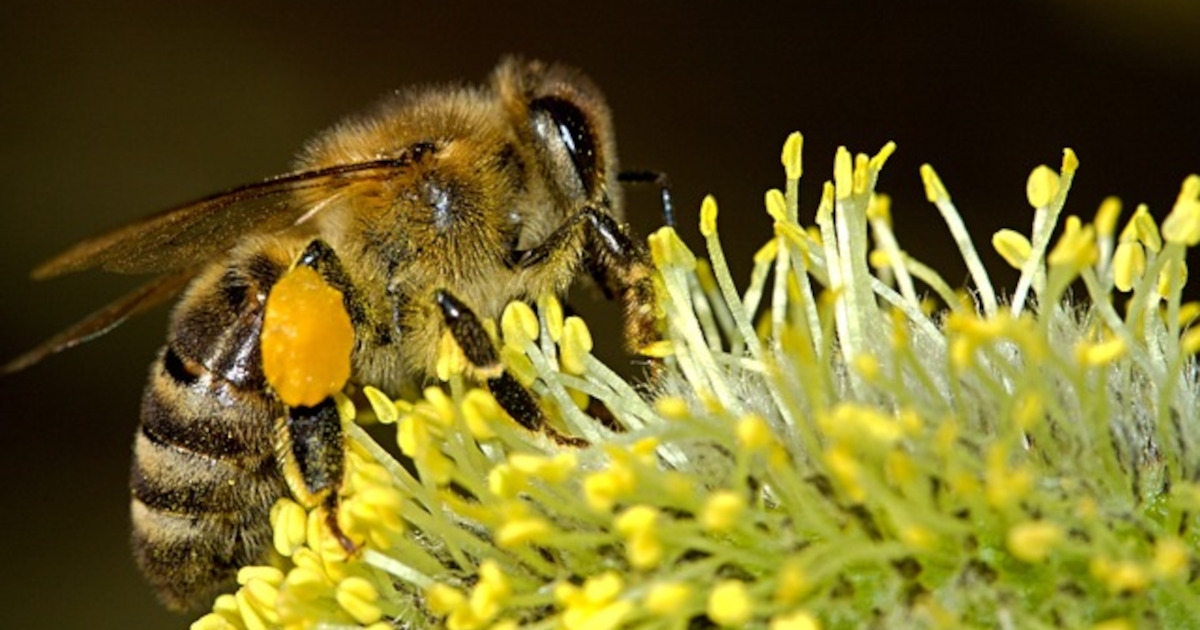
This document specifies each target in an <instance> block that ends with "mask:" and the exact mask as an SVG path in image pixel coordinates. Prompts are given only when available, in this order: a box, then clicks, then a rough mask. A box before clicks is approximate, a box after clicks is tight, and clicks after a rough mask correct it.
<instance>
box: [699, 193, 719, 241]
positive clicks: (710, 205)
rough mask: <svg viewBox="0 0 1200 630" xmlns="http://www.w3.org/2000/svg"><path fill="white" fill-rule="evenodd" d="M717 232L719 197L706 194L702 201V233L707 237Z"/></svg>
mask: <svg viewBox="0 0 1200 630" xmlns="http://www.w3.org/2000/svg"><path fill="white" fill-rule="evenodd" d="M716 232H717V199H716V197H713V196H712V195H705V197H704V201H701V202H700V233H701V234H703V235H704V236H705V237H709V236H712V235H713V234H716Z"/></svg>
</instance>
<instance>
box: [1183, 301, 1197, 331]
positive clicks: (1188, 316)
mask: <svg viewBox="0 0 1200 630" xmlns="http://www.w3.org/2000/svg"><path fill="white" fill-rule="evenodd" d="M1197 318H1200V302H1195V301H1192V302H1184V303H1183V304H1180V305H1179V320H1178V321H1179V325H1180V326H1191V325H1192V322H1194V321H1196V319H1197Z"/></svg>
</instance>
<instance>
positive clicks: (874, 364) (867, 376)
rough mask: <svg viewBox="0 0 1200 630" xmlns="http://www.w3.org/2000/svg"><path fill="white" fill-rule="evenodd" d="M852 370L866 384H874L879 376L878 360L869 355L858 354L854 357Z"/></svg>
mask: <svg viewBox="0 0 1200 630" xmlns="http://www.w3.org/2000/svg"><path fill="white" fill-rule="evenodd" d="M854 370H855V371H856V372H858V374H859V376H862V377H863V379H864V380H865V381H866V382H868V383H874V382H875V381H876V380H878V378H879V375H880V366H879V359H876V358H875V357H873V356H871V355H869V354H860V355H858V356H856V357H854Z"/></svg>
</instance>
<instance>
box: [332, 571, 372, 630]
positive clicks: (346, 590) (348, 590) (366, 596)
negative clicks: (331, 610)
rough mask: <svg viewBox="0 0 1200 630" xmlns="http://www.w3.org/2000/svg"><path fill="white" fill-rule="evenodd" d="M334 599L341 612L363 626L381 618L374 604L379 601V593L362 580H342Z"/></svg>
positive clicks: (354, 578) (352, 578) (357, 578)
mask: <svg viewBox="0 0 1200 630" xmlns="http://www.w3.org/2000/svg"><path fill="white" fill-rule="evenodd" d="M335 598H336V599H337V603H338V605H339V606H341V607H342V609H343V610H345V611H346V612H348V613H350V616H351V617H354V620H355V621H357V622H358V623H360V624H362V625H364V626H365V625H367V624H372V623H375V622H376V621H379V619H380V618H381V617H382V616H383V611H381V610H380V609H379V606H378V605H377V604H376V602H378V601H379V591H377V590H375V586H374V585H372V584H371V583H370V582H368V581H367V580H366V579H364V578H361V577H348V578H346V579H344V580H342V581H341V582H340V583H339V584H338V587H337V593H336V594H335Z"/></svg>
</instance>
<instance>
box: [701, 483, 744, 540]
mask: <svg viewBox="0 0 1200 630" xmlns="http://www.w3.org/2000/svg"><path fill="white" fill-rule="evenodd" d="M745 510H746V498H745V497H744V496H742V495H741V494H739V493H737V492H733V491H731V490H718V491H717V492H714V493H713V494H712V495H710V496H709V497H708V501H705V503H704V510H703V511H702V512H701V513H700V524H701V525H702V526H703V527H704V529H707V530H708V531H711V532H728V531H730V530H732V529H733V528H734V527H736V526H737V524H738V519H739V518H740V517H741V516H742V514H743V513H744V512H745Z"/></svg>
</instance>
